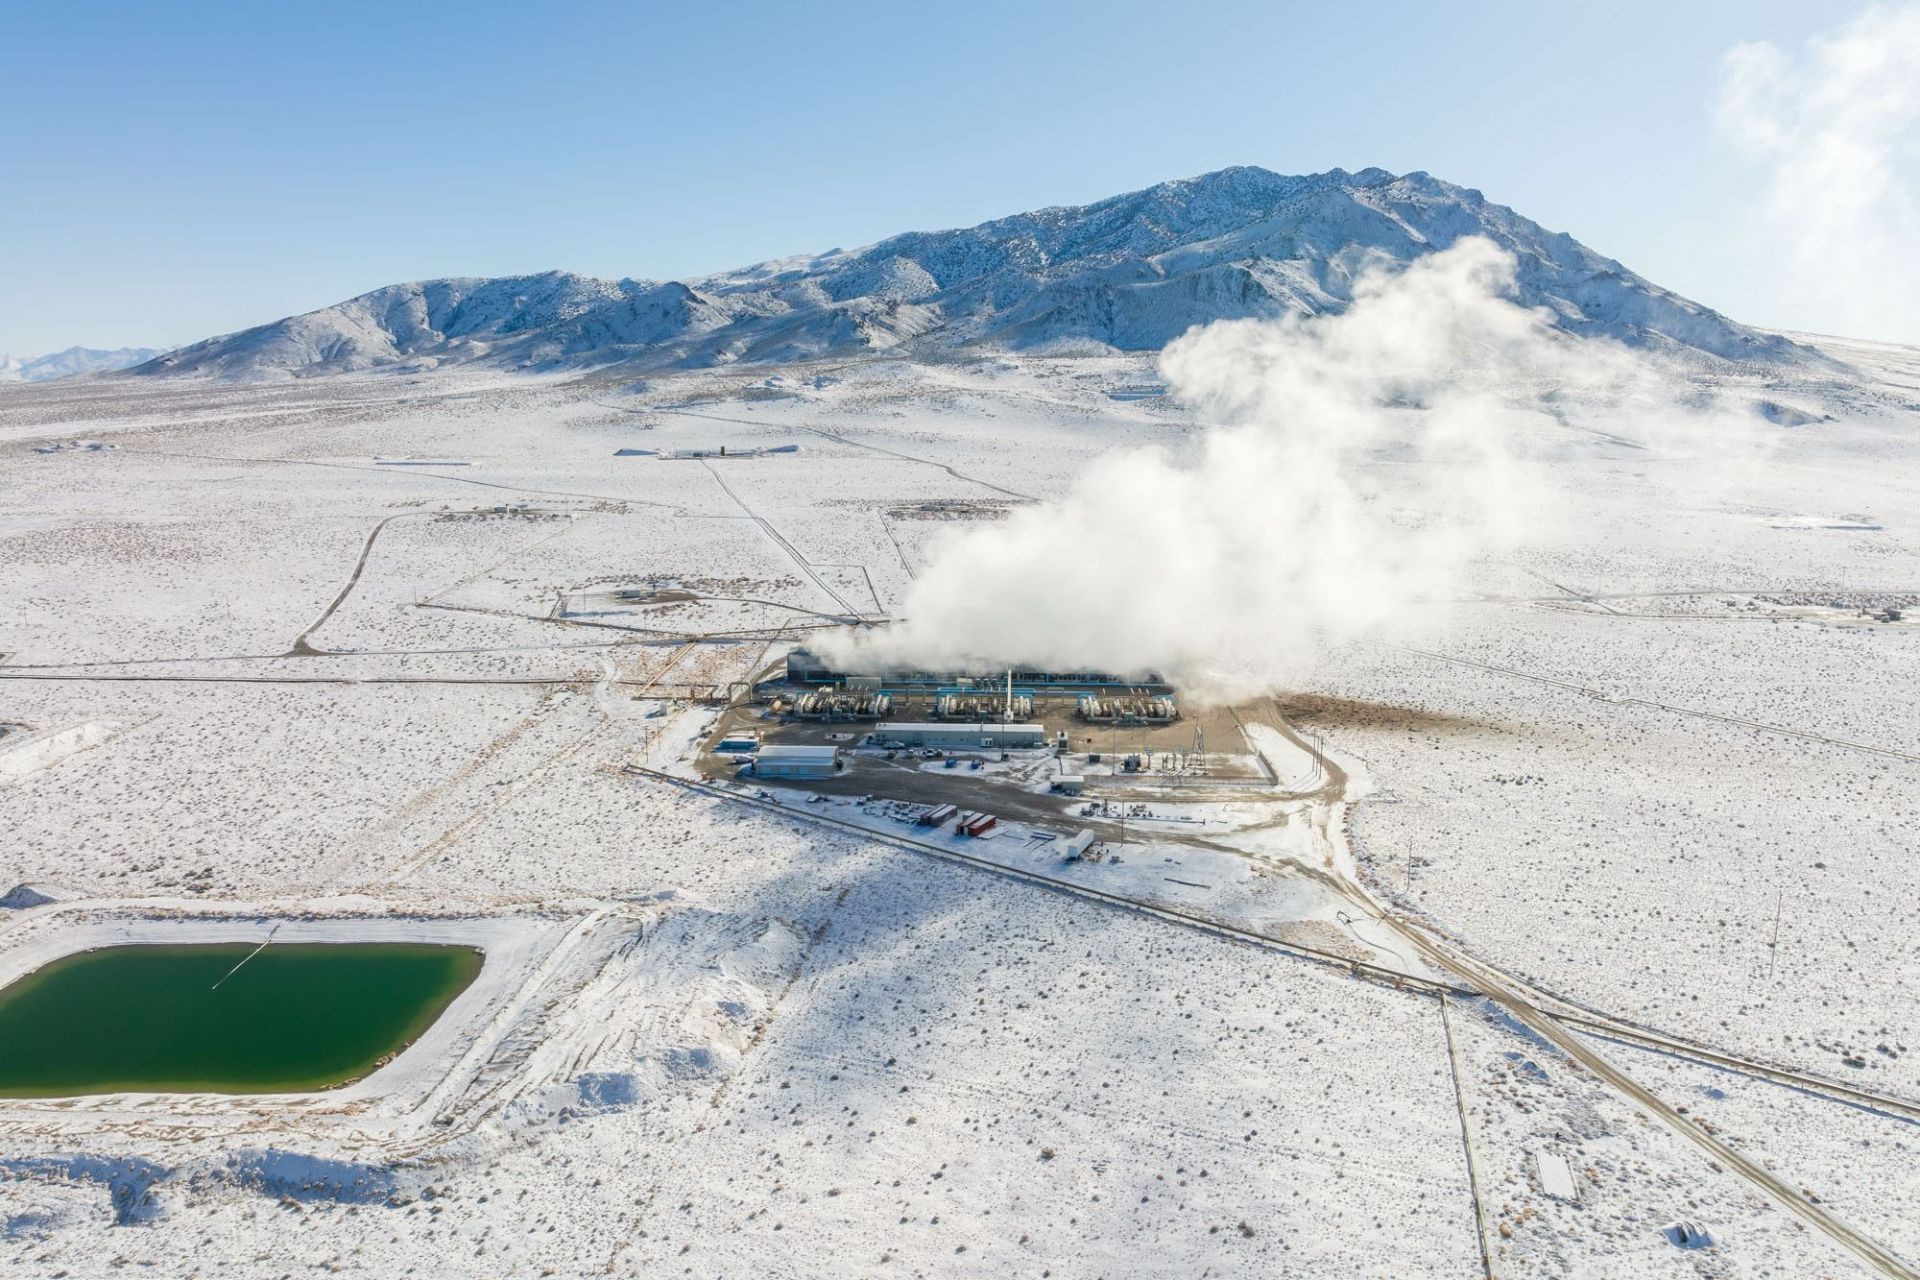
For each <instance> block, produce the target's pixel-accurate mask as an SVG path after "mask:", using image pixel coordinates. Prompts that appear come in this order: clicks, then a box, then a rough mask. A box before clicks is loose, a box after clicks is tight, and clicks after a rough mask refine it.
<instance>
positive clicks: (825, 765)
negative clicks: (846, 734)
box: [747, 746, 840, 778]
mask: <svg viewBox="0 0 1920 1280" xmlns="http://www.w3.org/2000/svg"><path fill="white" fill-rule="evenodd" d="M747 767H748V768H750V769H752V770H753V776H754V777H756V778H831V777H833V776H834V774H836V773H838V772H839V771H840V748H838V747H832V746H822V747H811V746H767V747H761V748H760V753H759V754H758V755H756V756H755V757H754V758H753V763H752V764H751V765H749V766H747Z"/></svg>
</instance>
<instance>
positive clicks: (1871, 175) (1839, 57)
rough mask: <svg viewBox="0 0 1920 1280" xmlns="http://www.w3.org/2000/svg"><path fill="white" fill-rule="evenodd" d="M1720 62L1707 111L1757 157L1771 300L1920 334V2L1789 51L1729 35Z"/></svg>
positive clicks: (1911, 337)
mask: <svg viewBox="0 0 1920 1280" xmlns="http://www.w3.org/2000/svg"><path fill="white" fill-rule="evenodd" d="M1721 71H1722V80H1721V85H1720V91H1719V95H1718V98H1717V100H1716V102H1715V105H1714V121H1715V124H1716V126H1717V128H1718V129H1719V131H1720V132H1721V134H1722V135H1723V136H1724V137H1726V138H1727V139H1729V140H1730V141H1731V142H1733V143H1734V145H1736V146H1737V147H1739V148H1740V150H1741V151H1742V152H1743V153H1745V154H1746V155H1748V156H1750V157H1752V158H1753V159H1755V160H1756V161H1758V162H1760V163H1761V164H1763V165H1765V166H1766V187H1765V192H1764V195H1763V196H1762V200H1761V206H1760V208H1759V210H1758V211H1757V212H1758V214H1759V230H1760V233H1761V243H1762V246H1763V251H1766V252H1771V253H1774V254H1777V255H1778V258H1779V261H1780V265H1781V267H1782V268H1783V270H1782V271H1781V279H1782V293H1783V296H1782V298H1781V307H1780V311H1781V313H1782V314H1785V315H1788V316H1792V317H1799V316H1805V317H1806V319H1805V320H1804V321H1802V320H1799V319H1795V320H1794V323H1795V324H1798V325H1802V326H1804V327H1808V328H1822V329H1830V330H1835V331H1838V332H1842V333H1846V334H1848V335H1850V336H1859V337H1878V338H1887V339H1893V340H1906V341H1920V205H1917V204H1916V200H1915V196H1914V186H1915V170H1916V166H1917V165H1920V5H1903V6H1898V7H1886V6H1874V7H1872V8H1869V9H1867V10H1865V11H1864V12H1862V13H1860V14H1859V15H1858V16H1856V17H1855V18H1853V19H1852V20H1851V21H1849V22H1847V23H1846V24H1845V25H1844V26H1841V27H1839V28H1838V29H1836V30H1834V31H1833V32H1831V33H1829V34H1826V35H1822V36H1818V37H1815V38H1814V39H1812V40H1809V41H1808V42H1807V44H1806V47H1805V48H1804V49H1803V50H1801V51H1800V52H1799V54H1798V55H1793V56H1790V55H1789V54H1787V53H1785V52H1783V51H1782V50H1781V49H1779V48H1778V47H1777V46H1775V45H1772V44H1768V43H1764V42H1761V43H1753V44H1742V45H1738V46H1736V47H1734V48H1733V49H1731V50H1729V51H1728V52H1727V54H1726V55H1725V57H1724V58H1723V59H1722V63H1721Z"/></svg>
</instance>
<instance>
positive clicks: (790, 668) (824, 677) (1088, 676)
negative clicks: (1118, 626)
mask: <svg viewBox="0 0 1920 1280" xmlns="http://www.w3.org/2000/svg"><path fill="white" fill-rule="evenodd" d="M1009 674H1011V675H1012V678H1013V683H1014V684H1017V685H1023V686H1026V687H1027V689H1028V691H1031V690H1033V689H1138V690H1142V691H1145V692H1150V693H1163V692H1167V691H1169V690H1170V689H1171V686H1170V685H1168V684H1167V682H1166V681H1165V680H1164V679H1163V678H1161V677H1160V676H1158V675H1153V674H1151V673H1149V674H1144V675H1139V676H1125V675H1115V674H1113V673H1112V672H1106V671H1028V670H1023V669H1021V668H1019V667H1016V668H1014V669H1013V671H1012V672H1011V673H1009V672H1006V671H993V672H956V671H880V672H869V673H866V676H867V680H868V681H869V682H871V683H873V684H875V685H876V686H878V687H880V688H885V689H892V690H901V689H935V690H938V689H945V688H947V687H948V686H955V685H959V684H961V683H962V682H963V681H964V682H966V683H968V684H971V685H974V686H977V687H978V688H979V689H980V690H981V691H982V692H983V693H984V692H990V691H992V690H995V689H999V688H1001V687H1003V686H1004V685H1005V683H1006V681H1007V678H1008V675H1009ZM787 679H788V680H789V681H790V682H792V683H794V684H853V683H854V682H856V681H858V680H860V677H859V676H857V675H852V674H850V673H848V672H844V671H836V670H834V669H833V668H832V667H830V666H828V665H827V664H826V663H825V662H824V661H822V660H821V659H820V658H819V657H817V656H815V655H814V653H813V652H812V651H810V650H807V649H794V650H792V651H791V652H789V653H788V654H787Z"/></svg>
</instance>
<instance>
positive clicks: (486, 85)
mask: <svg viewBox="0 0 1920 1280" xmlns="http://www.w3.org/2000/svg"><path fill="white" fill-rule="evenodd" d="M1841 16H1844V15H1841ZM1835 20H1836V13H1835V10H1834V9H1833V8H1832V7H1831V6H1830V5H1821V4H1809V3H1791V4H1790V3H1769V2H1767V0H1740V2H1737V3H1736V2H1733V0H1683V2H1681V3H1675V2H1674V0H1663V2H1661V3H1634V2H1628V3H1618V2H1616V3H1609V4H1605V5H1569V4H1554V5H1541V4H1538V3H1537V2H1536V3H1504V2H1485V3H1479V4H1475V5H1470V6H1462V5H1434V4H1431V3H1407V4H1399V3H1381V4H1373V5H1329V4H1325V3H1313V4H1289V3H1264V4H1259V3H1255V4H1208V3H1190V4H1180V5H1176V4H1144V3H1130V2H1128V0H1103V2H1102V3H1098V4H1094V3H1086V4H1080V3H1058V4H1046V3H1026V4H1019V3H1005V4H1003V3H997V2H994V0H984V2H980V0H976V2H975V3H969V4H965V5H945V6H912V5H900V4H897V3H875V4H864V3H853V4H833V5H821V4H806V3H784V4H782V3H770V4H760V3H753V2H742V3H734V4H730V5H725V6H720V5H715V6H702V5H693V4H684V5H671V6H665V5H662V6H653V5H642V4H598V3H585V4H555V5H552V6H541V5H528V4H524V3H516V4H496V3H484V2H482V3H465V4H458V5H439V4H430V3H391V2H389V3H383V4H361V3H355V2H352V0H347V2H344V3H334V4H328V5H282V4H259V3H247V4H225V3H194V2H193V0H183V3H181V4H179V5H164V6H163V5H154V4H124V5H116V4H92V3H85V2H84V0H64V2H61V3H54V4H27V3H22V2H21V0H0V120H4V121H5V122H6V128H5V136H6V159H5V161H4V165H0V351H13V352H16V353H33V352H39V351H45V350H51V349H54V348H58V347H64V346H67V345H70V344H74V343H83V344H87V345H93V346H118V345H122V344H137V345H171V344H177V343H181V342H186V341H190V340H192V339H195V338H199V337H203V336H206V335H208V334H211V333H217V332H224V331H228V330H232V329H236V328H240V327H244V326H246V325H249V324H254V323H258V322H261V321H266V320H270V319H274V318H277V317H279V316H281V315H285V314H289V313H292V312H297V311H302V310H307V309H310V308H313V307H317V306H322V305H325V304H327V303H330V302H334V301H338V300H340V299H342V298H345V297H348V296H351V295H353V294H355V293H358V292H361V291H364V290H366V289H369V288H373V287H375V286H378V285H381V284H386V283H390V282H392V281H396V280H406V279H418V278H424V277H430V276H438V275H498V274H507V273H513V272H524V271H535V270H543V269H546V268H549V267H564V268H569V269H572V270H577V271H583V272H588V273H592V274H599V275H611V276H619V275H634V276H642V277H654V278H664V277H672V276H676V275H687V274H693V273H699V272H704V271H711V270H717V269H720V268H723V267H730V266H737V265H741V264H745V263H748V262H752V261H755V260H758V259H762V258H767V257H774V256H779V255H784V254H788V253H795V252H802V251H807V250H816V249H823V248H827V247H830V246H835V245H852V244H860V243H865V242H868V241H871V240H875V239H878V238H880V237H882V236H885V235H888V234H891V233H893V232H896V231H903V230H909V229H922V228H934V227H947V226H959V225H966V224H969V223H972V222H976V221H980V220H982V219H985V218H989V217H993V216H997V215H1000V214H1005V213H1012V212H1017V211H1020V210H1024V209H1029V208H1036V207H1039V206H1042V205H1049V204H1064V203H1079V202H1084V201H1087V200H1092V199H1097V198H1100V197H1102V196H1107V195H1111V194H1115V193H1117V192H1121V191H1125V190H1131V189H1134V188H1137V187H1141V186H1145V185H1147V184H1150V183H1152V182H1156V181H1159V180H1162V179H1166V178H1171V177H1179V176H1186V175H1191V174H1195V173H1200V172H1204V171H1207V170H1210V169H1216V168H1220V167H1222V166H1225V165H1230V164H1260V165H1264V166H1267V167H1268V168H1272V169H1276V170H1280V171H1282V172H1310V171H1318V170H1323V169H1327V168H1332V167H1336V166H1338V167H1342V168H1347V169H1359V168H1363V167H1365V166H1368V165H1379V166H1382V167H1385V168H1388V169H1392V170H1395V171H1404V170H1409V169H1426V170H1429V171H1430V172H1433V173H1435V174H1437V175H1439V176H1441V177H1443V178H1447V179H1449V180H1452V181H1455V182H1459V183H1462V184H1464V185H1468V186H1476V187H1479V188H1481V189H1482V190H1483V191H1485V192H1486V193H1487V195H1488V196H1489V197H1491V198H1493V199H1495V200H1498V201H1501V202H1502V203H1506V204H1510V205H1512V206H1514V207H1515V208H1516V209H1518V210H1519V211H1520V212H1522V213H1524V214H1526V215H1528V216H1530V217H1532V218H1535V219H1536V220H1538V221H1540V222H1542V223H1544V224H1545V225H1547V226H1548V227H1550V228H1553V229H1555V230H1566V231H1570V232H1572V233H1573V234H1574V235H1576V236H1578V237H1579V238H1581V239H1582V240H1584V241H1586V242H1587V243H1588V244H1590V245H1592V246H1593V247H1594V248H1596V249H1598V250H1600V251H1601V252H1603V253H1607V254H1610V255H1612V256H1615V257H1618V258H1620V259H1621V260H1622V261H1624V262H1625V263H1626V264H1627V265H1628V266H1630V267H1632V268H1634V269H1635V270H1637V271H1639V272H1641V273H1642V274H1644V275H1646V276H1648V277H1650V278H1652V279H1653V280H1655V281H1657V282H1659V283H1662V284H1665V285H1667V286H1669V287H1671V288H1674V289H1677V290H1679V291H1681V292H1683V293H1686V294H1689V295H1691V296H1693V297H1695V298H1698V299H1699V300H1701V301H1704V302H1707V303H1709V304H1710V305H1713V306H1716V307H1719V308H1721V309H1722V310H1725V311H1727V312H1729V313H1730V314H1732V315H1734V316H1735V317H1737V318H1740V319H1745V320H1750V321H1753V322H1756V323H1763V324H1773V325H1782V326H1793V327H1819V324H1820V322H1821V320H1822V319H1823V317H1821V316H1816V315H1805V314H1791V313H1790V312H1791V311H1792V308H1791V307H1789V306H1786V305H1784V301H1783V296H1782V295H1781V294H1780V293H1779V291H1777V290H1775V289H1774V288H1773V287H1772V284H1771V282H1770V276H1769V263H1768V262H1767V261H1765V260H1764V259H1762V258H1759V257H1757V256H1756V255H1755V254H1754V253H1752V252H1751V251H1750V250H1749V249H1746V248H1743V247H1742V245H1741V244H1740V243H1739V242H1738V238H1737V237H1730V236H1729V235H1728V234H1727V230H1726V229H1727V227H1728V226H1729V225H1730V222H1731V221H1732V220H1734V219H1737V218H1739V217H1740V216H1742V213H1743V210H1745V209H1747V208H1748V207H1750V205H1751V204H1752V202H1753V200H1754V198H1755V192H1756V191H1757V189H1758V188H1759V186H1760V184H1761V181H1762V175H1760V174H1759V173H1757V172H1755V170H1754V168H1753V166H1752V165H1751V163H1750V161H1749V160H1748V159H1747V158H1744V157H1742V156H1741V155H1739V154H1736V153H1735V152H1734V151H1733V150H1732V149H1731V148H1729V146H1728V145H1727V144H1726V143H1725V142H1723V141H1722V140H1720V139H1719V138H1717V137H1716V135H1715V133H1714V130H1713V127H1712V122H1711V103H1712V99H1713V95H1714V92H1715V83H1716V74H1717V71H1716V68H1717V65H1718V59H1719V58H1720V56H1721V55H1722V53H1723V52H1724V51H1725V50H1726V49H1727V48H1728V47H1730V46H1731V45H1733V44H1735V43H1736V42H1740V41H1746V40H1755V39H1766V40H1771V41H1774V42H1775V43H1777V44H1779V45H1781V46H1783V47H1798V46H1799V45H1800V44H1801V43H1802V42H1803V41H1804V40H1805V39H1806V38H1807V37H1808V36H1809V35H1810V34H1812V33H1814V32H1817V31H1819V30H1822V29H1824V28H1826V27H1829V26H1831V25H1832V24H1833V22H1834V21H1835ZM1885 336H1899V335H1885ZM1915 337H1916V338H1920V335H1915Z"/></svg>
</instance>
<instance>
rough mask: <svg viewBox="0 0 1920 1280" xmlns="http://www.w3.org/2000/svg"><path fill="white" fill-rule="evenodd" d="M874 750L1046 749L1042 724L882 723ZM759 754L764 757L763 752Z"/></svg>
mask: <svg viewBox="0 0 1920 1280" xmlns="http://www.w3.org/2000/svg"><path fill="white" fill-rule="evenodd" d="M873 742H874V745H875V746H883V745H889V744H894V743H897V744H899V745H900V746H903V747H940V748H942V749H959V750H978V749H980V748H982V747H986V748H996V747H997V748H1000V749H1002V750H1009V751H1018V750H1024V749H1031V748H1034V747H1044V746H1046V745H1047V727H1046V726H1045V725H1043V724H907V723H903V722H898V721H883V722H881V723H880V724H878V725H876V726H874V730H873ZM762 754H765V753H764V752H763V753H762Z"/></svg>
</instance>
